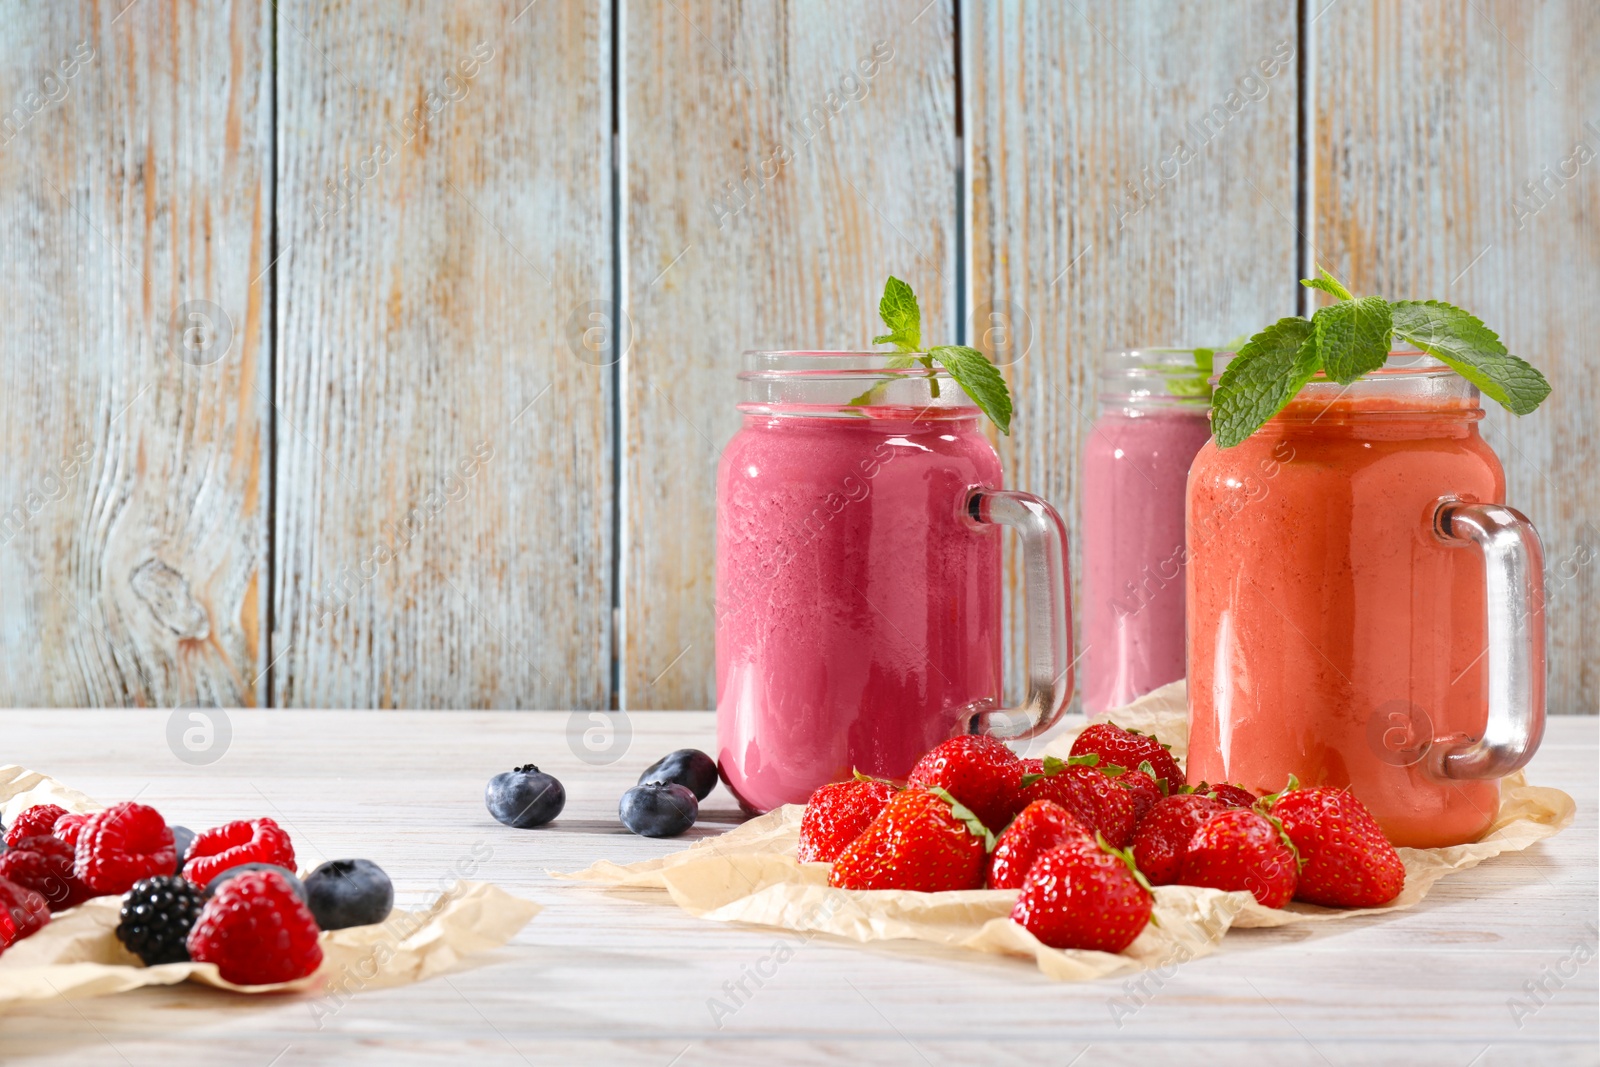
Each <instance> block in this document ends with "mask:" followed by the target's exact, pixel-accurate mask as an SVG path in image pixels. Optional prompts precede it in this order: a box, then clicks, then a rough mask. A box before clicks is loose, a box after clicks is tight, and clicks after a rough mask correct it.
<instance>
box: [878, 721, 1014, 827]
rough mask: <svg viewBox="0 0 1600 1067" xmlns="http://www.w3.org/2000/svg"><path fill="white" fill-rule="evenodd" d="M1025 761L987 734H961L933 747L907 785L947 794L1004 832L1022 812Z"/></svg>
mask: <svg viewBox="0 0 1600 1067" xmlns="http://www.w3.org/2000/svg"><path fill="white" fill-rule="evenodd" d="M1021 779H1022V761H1021V760H1019V759H1017V757H1016V754H1015V753H1014V752H1012V751H1011V750H1010V749H1009V748H1007V747H1006V746H1005V745H1004V744H1002V743H1001V742H999V741H997V740H995V739H994V738H993V737H990V736H989V735H988V734H962V735H961V736H960V737H952V738H951V739H950V740H948V741H945V742H943V743H942V744H940V745H937V746H936V747H934V749H933V750H932V751H930V752H929V753H928V754H927V755H926V756H923V757H922V758H921V759H920V760H918V761H917V765H916V766H915V767H913V768H911V776H910V777H909V778H908V779H907V780H906V782H907V784H908V785H915V786H921V787H922V788H924V789H931V788H933V787H934V786H938V787H939V788H941V789H945V790H948V791H949V792H950V794H951V795H952V796H954V797H955V798H956V799H957V800H959V801H960V802H961V803H963V804H965V805H966V806H967V807H968V808H971V809H972V811H973V812H974V813H975V814H976V815H977V816H978V819H979V821H981V822H982V823H983V825H985V826H988V827H994V828H1003V827H1004V826H1005V825H1006V823H1008V822H1010V821H1011V817H1012V816H1013V815H1015V814H1016V813H1017V812H1019V811H1021V810H1022V808H1023V805H1022V804H1020V803H1018V801H1017V789H1018V787H1019V786H1020V785H1021Z"/></svg>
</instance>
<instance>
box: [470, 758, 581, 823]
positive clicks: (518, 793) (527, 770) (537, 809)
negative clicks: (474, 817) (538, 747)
mask: <svg viewBox="0 0 1600 1067" xmlns="http://www.w3.org/2000/svg"><path fill="white" fill-rule="evenodd" d="M483 803H484V805H485V806H486V807H487V808H488V809H489V814H490V815H493V816H494V817H495V818H496V819H499V820H500V821H501V822H503V823H505V824H506V825H507V826H515V827H516V828H517V829H519V830H531V829H533V828H534V827H535V826H543V825H544V824H545V823H547V822H549V821H550V820H551V819H553V818H555V817H556V816H557V815H560V814H561V809H562V808H564V807H566V804H567V791H566V789H564V788H563V787H562V785H561V783H560V782H558V781H556V780H555V779H554V778H552V777H550V776H549V775H548V774H545V773H544V772H543V771H541V770H540V769H539V768H537V767H535V766H534V765H533V764H531V763H529V764H526V765H525V766H522V767H518V768H517V769H516V770H514V771H506V772H505V773H504V774H497V775H495V776H494V777H493V778H491V779H489V785H488V786H487V787H486V788H485V789H484V791H483Z"/></svg>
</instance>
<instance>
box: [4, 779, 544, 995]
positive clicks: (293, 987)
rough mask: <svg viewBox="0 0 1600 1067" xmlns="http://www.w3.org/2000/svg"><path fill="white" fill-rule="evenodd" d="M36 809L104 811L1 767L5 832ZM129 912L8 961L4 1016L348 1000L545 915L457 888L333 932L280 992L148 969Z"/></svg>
mask: <svg viewBox="0 0 1600 1067" xmlns="http://www.w3.org/2000/svg"><path fill="white" fill-rule="evenodd" d="M35 804H59V805H60V806H61V807H63V808H65V809H66V810H67V811H74V812H92V811H97V810H99V808H100V805H98V804H96V803H95V802H94V801H92V800H90V799H89V798H88V797H87V796H85V795H83V794H82V793H79V792H77V791H76V790H74V789H69V788H67V787H66V786H63V785H62V784H61V783H59V782H57V781H55V780H54V779H52V778H49V777H46V776H45V775H42V774H39V773H37V772H34V771H29V770H26V769H24V768H22V767H17V766H7V767H0V812H3V817H4V819H5V822H6V824H7V825H10V823H11V821H12V820H13V819H14V818H16V816H17V815H18V814H19V813H20V812H22V811H24V810H26V809H27V808H30V807H32V806H33V805H35ZM121 905H122V900H121V898H120V897H96V898H95V899H93V900H90V901H88V902H87V903H84V904H81V905H79V906H78V907H76V908H72V909H70V910H68V911H64V912H61V913H60V914H58V915H56V916H54V917H53V918H52V919H51V920H50V922H49V924H47V925H46V926H45V927H44V929H42V930H40V931H39V932H38V933H36V934H34V935H33V936H32V937H28V938H24V939H23V940H21V941H18V942H17V943H16V944H15V945H13V946H11V948H9V949H7V950H6V951H5V952H4V954H0V1010H4V1009H5V1008H7V1007H10V1006H13V1005H16V1004H20V1003H23V1002H26V1001H30V1000H48V999H50V998H52V997H64V998H66V999H69V1000H75V999H80V998H84V997H99V996H106V995H107V994H111V993H123V992H126V991H127V990H130V989H137V988H139V987H140V986H148V985H175V984H177V983H178V982H182V981H185V980H192V981H195V982H200V983H202V984H204V985H209V986H215V987H216V988H218V989H232V990H235V991H238V992H242V993H279V992H290V993H306V994H311V995H318V994H321V995H325V996H328V997H333V998H342V997H348V996H350V995H352V994H353V993H356V992H361V991H364V990H367V989H379V988H383V987H386V986H397V985H406V984H409V983H411V982H420V981H422V980H423V979H424V978H431V977H433V976H434V975H437V974H442V973H444V972H446V971H449V970H451V969H453V968H454V967H456V966H457V965H458V964H459V963H460V962H461V961H462V960H463V959H465V958H466V957H468V956H472V955H475V954H477V953H480V952H487V951H489V950H490V949H494V948H498V947H500V946H501V945H504V944H505V943H506V942H507V941H510V940H511V938H512V937H513V936H515V935H516V933H517V931H518V930H521V929H522V928H523V927H524V926H526V925H527V924H528V922H529V921H530V920H531V919H532V918H533V917H534V916H535V915H537V914H538V913H539V911H540V910H541V909H540V907H539V905H537V904H535V903H533V902H532V901H530V900H523V899H522V898H520V897H514V896H512V895H511V894H509V893H507V892H506V891H505V890H503V889H500V888H499V887H497V886H494V885H492V884H490V883H488V882H456V883H455V884H454V885H453V886H451V887H450V888H449V889H447V890H445V891H444V892H442V893H440V894H439V896H438V897H437V899H435V900H434V901H433V902H432V904H430V905H429V906H428V907H426V908H420V909H416V910H412V911H405V910H400V909H396V910H395V911H394V912H393V913H392V914H391V915H390V916H389V918H388V919H387V920H385V921H384V922H382V923H378V924H374V925H371V926H355V927H350V928H348V929H345V930H330V931H325V932H324V933H323V934H322V939H321V944H322V966H321V967H319V968H317V971H316V973H314V974H311V975H308V976H307V977H305V978H301V979H299V980H297V981H293V982H282V983H278V984H276V985H260V986H240V985H235V984H233V983H232V982H228V981H224V980H223V979H222V977H221V976H220V975H218V973H217V968H216V965H215V964H210V963H167V964H162V965H160V966H158V967H146V966H143V965H142V964H141V963H140V962H139V958H138V957H137V956H135V955H133V954H132V953H131V952H129V951H128V950H127V949H125V948H124V947H123V946H122V942H120V941H118V940H117V937H116V934H115V932H114V931H115V930H116V926H117V920H118V914H119V911H120V910H121Z"/></svg>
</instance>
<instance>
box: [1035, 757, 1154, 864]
mask: <svg viewBox="0 0 1600 1067" xmlns="http://www.w3.org/2000/svg"><path fill="white" fill-rule="evenodd" d="M1098 761H1099V757H1098V756H1073V757H1071V758H1070V759H1067V760H1064V761H1063V760H1059V759H1056V758H1055V757H1054V756H1046V757H1045V758H1044V759H1042V760H1032V759H1030V760H1023V761H1022V767H1023V776H1022V781H1023V782H1024V783H1025V784H1024V785H1023V786H1022V788H1021V789H1020V790H1018V796H1019V797H1020V801H1019V802H1018V804H1017V806H1018V807H1019V808H1020V807H1025V806H1027V805H1028V804H1031V803H1033V802H1034V801H1035V800H1053V801H1055V802H1056V803H1057V804H1060V805H1061V806H1062V807H1063V808H1066V809H1067V810H1068V811H1070V812H1072V814H1074V815H1076V816H1077V817H1078V820H1079V821H1080V822H1082V823H1083V824H1084V825H1085V826H1087V827H1088V828H1089V829H1091V830H1098V831H1099V832H1100V833H1102V834H1104V835H1105V838H1106V841H1108V842H1109V843H1110V844H1111V845H1112V846H1113V847H1115V848H1122V847H1124V846H1126V845H1127V844H1128V842H1130V841H1132V840H1133V827H1134V821H1135V820H1134V814H1135V806H1134V799H1133V795H1132V794H1131V793H1129V792H1128V791H1127V790H1125V789H1122V788H1119V787H1118V785H1117V782H1116V779H1114V778H1110V777H1108V776H1107V775H1104V774H1102V773H1100V771H1098V770H1097V769H1095V766H1094V765H1095V764H1096V763H1097V762H1098Z"/></svg>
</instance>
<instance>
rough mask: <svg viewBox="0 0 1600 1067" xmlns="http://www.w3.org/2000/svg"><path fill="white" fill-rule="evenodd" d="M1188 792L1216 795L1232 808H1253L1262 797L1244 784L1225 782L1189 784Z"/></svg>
mask: <svg viewBox="0 0 1600 1067" xmlns="http://www.w3.org/2000/svg"><path fill="white" fill-rule="evenodd" d="M1187 792H1190V793H1200V794H1203V795H1205V796H1211V797H1216V798H1217V799H1218V800H1220V801H1222V802H1223V803H1224V804H1226V805H1228V807H1230V808H1251V807H1255V803H1256V801H1257V800H1259V799H1260V798H1259V797H1257V796H1256V795H1255V794H1254V793H1252V792H1250V790H1248V789H1246V788H1245V787H1244V786H1242V785H1234V784H1232V783H1231V782H1223V783H1222V784H1221V785H1207V784H1206V783H1205V782H1201V783H1200V784H1199V785H1196V786H1189V787H1188V789H1187Z"/></svg>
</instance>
